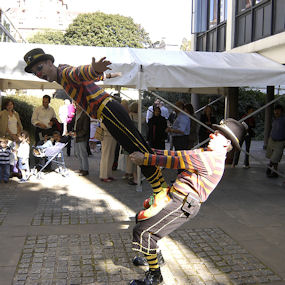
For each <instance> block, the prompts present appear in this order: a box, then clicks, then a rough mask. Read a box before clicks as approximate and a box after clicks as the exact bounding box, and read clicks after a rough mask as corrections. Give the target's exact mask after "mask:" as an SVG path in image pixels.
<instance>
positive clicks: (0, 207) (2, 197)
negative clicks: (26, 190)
mask: <svg viewBox="0 0 285 285" xmlns="http://www.w3.org/2000/svg"><path fill="white" fill-rule="evenodd" d="M15 201H16V191H15V190H12V189H9V190H1V192H0V225H2V223H3V221H4V219H5V218H6V216H7V214H8V211H9V209H10V208H11V207H12V206H14V205H15Z"/></svg>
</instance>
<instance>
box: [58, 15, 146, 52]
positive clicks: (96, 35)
mask: <svg viewBox="0 0 285 285" xmlns="http://www.w3.org/2000/svg"><path fill="white" fill-rule="evenodd" d="M64 43H65V44H67V45H85V46H105V47H132V48H144V47H148V46H149V45H150V44H151V41H150V38H149V35H148V33H146V32H145V30H144V29H143V28H142V27H141V26H140V25H138V24H135V23H134V21H133V19H132V18H131V17H124V16H121V15H112V14H104V13H102V12H96V13H88V14H80V15H79V16H78V17H77V18H76V19H75V20H74V21H73V23H72V24H71V25H69V27H68V29H67V31H66V33H65V35H64Z"/></svg>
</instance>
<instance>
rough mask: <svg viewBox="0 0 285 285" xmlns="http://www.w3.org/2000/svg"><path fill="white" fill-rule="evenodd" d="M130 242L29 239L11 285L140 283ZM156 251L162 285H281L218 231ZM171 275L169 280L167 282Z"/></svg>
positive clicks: (90, 237)
mask: <svg viewBox="0 0 285 285" xmlns="http://www.w3.org/2000/svg"><path fill="white" fill-rule="evenodd" d="M131 238H132V235H131V233H130V232H125V233H117V234H82V235H80V234H74V235H30V236H27V237H26V240H25V244H24V247H23V249H22V253H21V257H20V260H19V262H18V266H17V269H16V272H15V276H14V279H13V285H20V284H21V285H32V284H33V285H36V284H67V285H71V284H74V285H75V284H115V283H116V284H127V283H128V282H129V281H130V280H131V279H133V278H138V277H140V278H142V277H143V270H142V269H141V268H135V267H134V266H133V265H132V258H133V256H134V253H133V251H132V249H131V242H130V241H131ZM160 248H161V250H162V252H163V255H164V258H165V260H166V265H165V266H164V267H163V268H162V271H163V275H164V278H165V282H164V283H165V284H173V285H174V284H203V285H209V284H215V285H217V284H223V285H236V284H261V283H262V284H272V282H273V281H280V280H281V278H280V277H279V276H278V275H277V274H275V273H274V272H273V271H272V270H271V269H270V268H268V267H267V266H266V265H265V264H263V263H262V262H260V261H259V260H258V259H257V258H255V257H254V256H253V255H251V254H250V253H249V252H248V251H247V250H245V249H244V248H242V247H241V246H240V245H239V244H238V243H237V242H236V241H235V240H234V239H232V238H231V237H230V236H229V235H227V234H226V233H224V232H223V231H222V230H221V229H219V228H203V229H193V230H178V231H176V232H174V233H172V234H171V235H170V236H169V237H167V238H165V239H164V240H162V241H161V242H160ZM173 268H175V270H172V269H173ZM169 274H171V275H172V277H171V278H170V279H169V278H166V276H168V275H169ZM171 279H172V280H171Z"/></svg>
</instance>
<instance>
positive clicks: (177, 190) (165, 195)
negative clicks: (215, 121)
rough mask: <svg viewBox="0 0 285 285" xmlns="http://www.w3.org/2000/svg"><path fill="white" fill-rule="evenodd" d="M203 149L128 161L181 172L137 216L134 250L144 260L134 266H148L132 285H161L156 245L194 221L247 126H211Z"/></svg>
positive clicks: (165, 152)
mask: <svg viewBox="0 0 285 285" xmlns="http://www.w3.org/2000/svg"><path fill="white" fill-rule="evenodd" d="M213 128H214V129H215V130H216V131H215V132H214V133H212V134H210V141H209V143H208V147H207V148H206V149H196V150H181V151H168V150H154V151H155V154H150V153H140V152H134V153H132V154H130V158H131V160H132V161H133V162H134V163H136V164H138V165H158V166H162V167H165V168H172V169H183V171H182V172H181V173H180V174H179V175H178V176H177V179H176V181H175V182H174V184H173V186H172V187H171V188H170V189H168V191H161V192H160V193H159V194H157V195H156V196H155V198H154V203H153V204H152V205H151V206H150V207H149V208H148V209H146V210H142V211H140V212H139V213H138V214H137V216H136V222H137V223H136V225H135V227H134V229H133V250H135V251H139V252H142V253H143V254H144V256H145V259H144V258H141V257H138V256H137V257H135V258H134V260H133V263H134V264H135V265H148V266H149V271H147V272H146V277H145V279H143V280H133V281H131V283H130V284H131V285H138V284H142V285H143V284H147V285H156V284H161V282H162V281H163V277H162V275H161V272H160V266H159V257H158V256H157V242H158V240H160V239H161V238H163V237H165V236H167V235H169V234H170V233H171V232H173V231H174V230H175V229H177V228H178V227H180V226H181V225H182V224H184V223H185V222H187V221H188V220H190V219H192V218H194V217H195V216H196V215H197V213H198V212H199V210H200V207H201V204H202V203H204V202H205V201H206V200H207V198H208V197H209V195H210V194H211V193H212V191H213V190H214V189H215V188H216V186H217V185H218V183H219V182H220V180H221V178H222V176H223V173H224V168H225V160H226V155H227V152H229V151H230V150H231V149H232V147H235V148H237V149H240V142H241V141H242V139H243V137H244V135H245V134H246V130H247V126H246V124H245V123H240V122H238V121H236V120H234V119H230V118H229V119H226V120H222V121H221V123H220V125H213Z"/></svg>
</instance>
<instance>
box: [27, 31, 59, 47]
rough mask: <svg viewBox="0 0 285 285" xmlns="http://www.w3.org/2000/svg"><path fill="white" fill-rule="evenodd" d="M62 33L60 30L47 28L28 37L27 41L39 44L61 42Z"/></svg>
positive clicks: (57, 43) (56, 43)
mask: <svg viewBox="0 0 285 285" xmlns="http://www.w3.org/2000/svg"><path fill="white" fill-rule="evenodd" d="M63 36H64V34H63V32H61V31H54V30H47V31H45V32H38V33H36V34H35V35H33V36H32V37H30V38H29V39H28V42H29V43H41V44H55V45H60V44H63V42H64V38H63Z"/></svg>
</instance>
